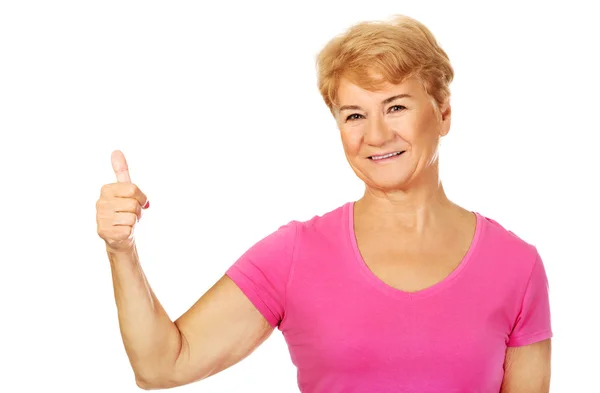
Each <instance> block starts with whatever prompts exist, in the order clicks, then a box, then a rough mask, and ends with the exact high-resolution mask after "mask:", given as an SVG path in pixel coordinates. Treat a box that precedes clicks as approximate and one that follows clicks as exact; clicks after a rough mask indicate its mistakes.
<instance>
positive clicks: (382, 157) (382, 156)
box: [369, 150, 405, 161]
mask: <svg viewBox="0 0 600 393" xmlns="http://www.w3.org/2000/svg"><path fill="white" fill-rule="evenodd" d="M404 152H405V150H398V151H392V152H389V153H383V154H377V155H373V156H369V159H370V160H373V161H378V160H385V159H386V158H392V157H395V156H399V155H401V154H402V153H404Z"/></svg>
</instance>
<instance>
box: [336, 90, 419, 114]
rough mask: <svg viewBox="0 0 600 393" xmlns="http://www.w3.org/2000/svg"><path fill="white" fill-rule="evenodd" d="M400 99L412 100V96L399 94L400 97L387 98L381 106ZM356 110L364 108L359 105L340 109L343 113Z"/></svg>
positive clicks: (345, 106)
mask: <svg viewBox="0 0 600 393" xmlns="http://www.w3.org/2000/svg"><path fill="white" fill-rule="evenodd" d="M399 98H411V96H410V94H398V95H395V96H392V97H389V98H386V99H385V100H383V101H381V105H386V104H389V103H390V102H392V101H395V100H397V99H399ZM356 109H358V110H362V108H361V107H360V106H358V105H342V106H341V107H340V108H339V111H340V112H341V111H344V110H356Z"/></svg>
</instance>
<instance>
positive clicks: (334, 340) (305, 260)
mask: <svg viewBox="0 0 600 393" xmlns="http://www.w3.org/2000/svg"><path fill="white" fill-rule="evenodd" d="M317 63H318V84H319V89H320V92H321V94H322V96H323V99H324V100H325V103H326V104H327V106H328V107H329V109H330V110H331V113H332V115H333V116H334V117H335V119H336V121H337V124H338V127H339V130H340V134H341V140H342V144H343V147H344V151H345V154H346V158H347V160H348V162H349V164H350V166H351V167H352V169H353V171H354V172H355V173H356V175H357V176H358V177H359V178H360V179H361V180H363V181H364V183H365V192H364V195H363V196H362V198H360V199H359V200H358V201H355V202H348V203H346V204H344V205H342V206H340V207H339V208H337V209H335V210H332V211H330V212H328V213H326V214H323V215H321V216H315V217H313V218H312V219H310V220H307V221H291V222H289V223H287V224H286V225H282V226H281V227H280V228H279V229H277V230H276V231H274V232H273V233H271V234H270V235H268V236H266V237H265V238H263V239H261V240H260V241H259V242H257V243H256V244H255V245H254V246H252V247H251V248H250V249H249V250H247V252H245V253H244V255H242V256H241V257H240V258H239V259H238V260H237V261H236V262H235V263H234V264H233V265H232V266H231V267H230V268H229V269H228V270H227V271H226V274H225V275H224V276H223V277H222V278H221V279H220V280H219V281H218V282H217V283H216V284H215V285H214V286H213V287H212V288H210V289H209V290H208V292H207V293H206V294H205V295H204V296H202V297H201V298H200V299H199V300H198V301H197V303H196V304H195V305H194V306H192V307H191V308H190V310H188V311H187V312H186V313H185V314H184V315H182V316H181V317H180V318H179V319H177V320H176V321H175V322H172V321H171V320H170V319H169V317H168V316H167V314H166V313H165V311H164V310H163V309H162V307H161V305H160V303H159V302H158V300H157V299H156V297H155V295H154V294H153V292H152V290H151V288H150V286H149V284H148V283H147V281H146V280H145V277H144V275H143V272H142V270H141V268H140V265H139V260H138V257H137V253H136V248H135V243H134V239H133V236H132V233H133V227H134V226H135V223H136V222H137V220H139V218H140V217H141V212H142V210H143V209H144V208H147V207H148V200H147V198H146V196H145V195H144V194H143V193H142V192H141V191H140V190H139V188H137V187H136V186H135V185H133V184H132V183H131V180H130V178H129V174H128V169H127V164H126V162H125V159H124V157H123V156H122V154H121V153H120V152H115V153H113V167H114V169H115V172H116V175H117V180H118V182H117V183H116V184H110V185H106V186H105V187H104V188H103V190H102V194H101V197H100V199H99V201H98V204H97V209H98V219H97V221H98V233H99V235H100V236H101V237H102V238H103V239H105V241H106V245H107V252H108V256H109V260H110V262H111V268H112V272H113V282H114V288H115V296H116V301H117V307H118V312H119V321H120V326H121V332H122V336H123V341H124V344H125V348H126V350H127V354H128V356H129V359H130V361H131V365H132V367H133V370H134V372H135V376H136V381H137V384H138V386H140V387H142V388H144V389H153V388H168V387H174V386H179V385H183V384H188V383H191V382H193V381H198V380H201V379H204V378H207V377H209V376H211V375H214V374H215V373H218V372H219V371H221V370H224V369H226V368H228V367H230V366H232V365H233V364H236V363H237V362H239V361H240V360H241V359H243V358H245V357H246V356H247V355H248V354H250V353H251V352H252V351H253V350H254V349H255V348H256V347H257V346H258V345H260V344H261V343H262V342H263V341H264V340H266V339H267V337H269V335H270V334H271V333H272V332H273V330H274V329H275V328H278V329H280V331H281V332H282V334H283V335H284V337H285V340H286V342H287V344H288V346H289V349H290V354H291V357H292V361H293V362H294V364H295V365H296V366H297V368H298V386H299V388H300V390H301V391H302V392H305V393H317V392H328V393H331V392H400V391H410V392H420V393H425V392H436V393H438V392H467V391H469V392H475V391H477V392H490V393H491V392H499V391H502V392H505V393H506V392H509V393H519V392H540V393H541V392H547V391H548V390H549V381H550V353H551V350H550V339H551V337H552V331H551V326H550V311H549V302H548V291H547V288H548V286H547V278H546V274H545V271H544V266H543V262H542V260H541V258H540V255H539V254H538V252H537V250H536V248H535V247H534V246H532V245H530V244H528V243H527V242H525V241H524V240H522V239H520V238H519V237H517V236H516V235H515V234H513V233H512V232H510V231H508V230H506V229H504V228H503V227H502V226H501V225H500V224H499V223H497V222H495V221H494V220H492V219H490V218H487V217H485V216H483V215H481V214H479V213H475V212H472V211H469V210H468V209H465V208H463V207H461V206H458V205H457V204H455V203H453V202H452V201H450V200H449V199H448V197H447V196H446V194H445V193H444V188H443V187H442V184H441V182H440V179H439V174H438V145H439V141H440V139H441V138H442V137H443V136H445V135H446V134H447V133H448V131H449V129H450V119H451V107H450V102H449V99H450V92H449V84H450V82H451V81H452V78H453V69H452V67H451V65H450V62H449V60H448V57H447V55H446V53H445V52H444V51H443V50H442V49H441V48H440V47H439V45H438V44H437V42H436V40H435V39H434V37H433V36H432V34H431V33H430V31H429V30H428V29H427V28H426V27H425V26H423V25H422V24H421V23H419V22H418V21H416V20H414V19H411V18H408V17H397V18H395V19H394V20H393V21H391V22H388V23H360V24H357V25H355V26H353V27H352V28H350V29H349V30H348V31H346V32H345V34H344V35H341V36H339V37H336V38H334V39H333V40H332V41H330V42H329V43H328V44H327V46H326V47H325V48H324V49H323V50H322V51H321V53H320V54H319V56H318V62H317Z"/></svg>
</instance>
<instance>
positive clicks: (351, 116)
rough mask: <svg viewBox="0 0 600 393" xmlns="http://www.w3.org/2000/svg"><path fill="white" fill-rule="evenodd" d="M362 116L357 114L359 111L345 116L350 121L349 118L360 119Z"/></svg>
mask: <svg viewBox="0 0 600 393" xmlns="http://www.w3.org/2000/svg"><path fill="white" fill-rule="evenodd" d="M362 117H363V115H361V114H359V113H353V114H351V115H350V116H348V117H347V118H346V121H350V120H357V119H360V118H362Z"/></svg>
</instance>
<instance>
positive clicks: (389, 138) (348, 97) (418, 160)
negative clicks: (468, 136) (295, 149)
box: [334, 78, 450, 192]
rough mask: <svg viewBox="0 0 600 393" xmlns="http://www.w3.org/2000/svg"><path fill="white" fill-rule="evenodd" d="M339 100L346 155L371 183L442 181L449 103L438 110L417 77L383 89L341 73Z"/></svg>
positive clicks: (403, 186)
mask: <svg viewBox="0 0 600 393" xmlns="http://www.w3.org/2000/svg"><path fill="white" fill-rule="evenodd" d="M337 103H338V106H337V107H335V109H334V115H335V117H336V121H337V124H338V128H339V130H340V133H341V139H342V144H343V147H344V152H345V154H346V158H347V159H348V162H349V164H350V166H351V167H352V169H353V170H354V172H355V173H356V175H357V176H358V177H359V178H360V179H361V180H363V181H364V182H365V184H366V186H367V187H369V188H371V189H373V190H378V191H383V192H390V191H395V190H407V189H408V188H409V187H410V186H411V185H413V184H415V183H416V180H423V179H431V180H435V181H437V162H438V145H439V139H440V137H442V136H445V135H446V134H447V133H448V131H449V128H450V106H449V104H445V105H444V106H443V107H441V108H440V111H439V115H438V112H436V108H435V106H434V105H433V102H432V100H431V99H430V97H429V96H428V95H427V93H426V92H425V89H424V88H423V86H422V84H421V83H420V82H419V81H418V80H417V79H416V78H409V79H406V80H405V81H403V82H402V83H400V84H397V85H392V84H387V85H385V86H384V88H382V89H380V90H378V91H368V90H365V89H362V88H361V87H359V86H357V85H355V84H353V83H351V82H350V81H349V80H347V79H344V78H342V79H341V80H340V84H339V88H338V91H337ZM386 155H387V156H386ZM390 155H391V156H390Z"/></svg>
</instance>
